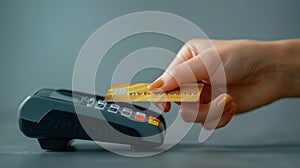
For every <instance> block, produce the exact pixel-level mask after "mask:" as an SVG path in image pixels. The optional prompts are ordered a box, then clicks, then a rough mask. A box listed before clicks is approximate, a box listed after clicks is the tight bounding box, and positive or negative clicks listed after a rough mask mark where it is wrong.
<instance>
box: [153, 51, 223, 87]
mask: <svg viewBox="0 0 300 168" xmlns="http://www.w3.org/2000/svg"><path fill="white" fill-rule="evenodd" d="M219 65H220V59H219V57H218V55H217V54H216V52H215V51H213V50H211V51H207V52H205V53H202V54H201V55H197V56H195V57H193V58H190V59H188V60H186V61H185V62H182V63H180V64H177V65H174V66H172V68H171V69H168V70H167V71H166V72H165V73H164V74H163V75H162V76H161V77H159V78H158V79H157V80H156V81H155V82H153V83H152V84H150V85H149V90H155V89H161V90H162V91H169V90H172V89H175V88H177V87H179V86H181V85H182V84H185V83H196V82H197V81H202V80H205V79H208V78H209V76H210V74H213V73H214V72H216V70H217V68H218V66H219Z"/></svg>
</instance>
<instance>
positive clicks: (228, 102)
mask: <svg viewBox="0 0 300 168" xmlns="http://www.w3.org/2000/svg"><path fill="white" fill-rule="evenodd" d="M231 103H232V100H231V98H230V97H229V96H228V95H226V96H225V97H223V98H222V100H221V101H220V102H219V103H218V106H219V107H221V108H223V107H224V108H226V107H227V106H229V105H231Z"/></svg>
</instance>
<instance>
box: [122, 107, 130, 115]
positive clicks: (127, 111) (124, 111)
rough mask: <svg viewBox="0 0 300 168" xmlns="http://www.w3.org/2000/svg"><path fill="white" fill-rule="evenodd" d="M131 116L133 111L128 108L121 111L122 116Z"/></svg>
mask: <svg viewBox="0 0 300 168" xmlns="http://www.w3.org/2000/svg"><path fill="white" fill-rule="evenodd" d="M131 114H132V110H131V109H129V108H126V107H124V108H123V110H122V111H121V115H123V116H125V117H130V116H131Z"/></svg>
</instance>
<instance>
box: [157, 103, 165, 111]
mask: <svg viewBox="0 0 300 168" xmlns="http://www.w3.org/2000/svg"><path fill="white" fill-rule="evenodd" d="M158 108H159V109H160V110H161V111H164V110H165V106H164V105H163V104H161V103H159V104H158Z"/></svg>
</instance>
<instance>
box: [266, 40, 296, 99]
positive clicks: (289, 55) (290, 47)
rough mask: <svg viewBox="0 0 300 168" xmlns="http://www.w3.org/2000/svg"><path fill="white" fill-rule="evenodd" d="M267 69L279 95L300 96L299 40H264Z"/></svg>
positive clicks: (282, 96)
mask: <svg viewBox="0 0 300 168" xmlns="http://www.w3.org/2000/svg"><path fill="white" fill-rule="evenodd" d="M264 46H265V51H266V53H267V54H266V59H267V60H266V62H267V65H266V67H267V70H268V72H271V73H270V74H271V77H272V78H273V79H274V82H277V85H276V84H275V86H278V88H277V90H278V93H279V94H280V95H279V97H281V98H284V97H297V96H300V87H299V86H300V40H279V41H272V42H264Z"/></svg>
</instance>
